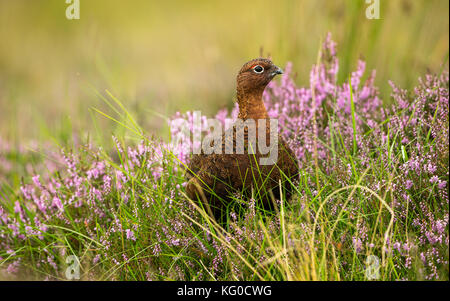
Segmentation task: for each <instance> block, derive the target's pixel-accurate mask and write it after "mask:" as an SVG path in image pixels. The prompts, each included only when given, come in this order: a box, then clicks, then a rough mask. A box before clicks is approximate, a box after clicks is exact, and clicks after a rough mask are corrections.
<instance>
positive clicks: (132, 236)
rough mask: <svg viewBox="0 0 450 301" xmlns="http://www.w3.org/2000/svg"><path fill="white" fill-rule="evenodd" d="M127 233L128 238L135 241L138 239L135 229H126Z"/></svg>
mask: <svg viewBox="0 0 450 301" xmlns="http://www.w3.org/2000/svg"><path fill="white" fill-rule="evenodd" d="M125 233H126V235H127V239H131V240H133V241H135V240H136V237H135V236H134V232H133V230H131V229H126V230H125Z"/></svg>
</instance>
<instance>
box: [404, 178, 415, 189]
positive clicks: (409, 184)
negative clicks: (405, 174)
mask: <svg viewBox="0 0 450 301" xmlns="http://www.w3.org/2000/svg"><path fill="white" fill-rule="evenodd" d="M412 186H413V182H412V181H411V180H406V183H405V188H406V189H410V188H411V187H412Z"/></svg>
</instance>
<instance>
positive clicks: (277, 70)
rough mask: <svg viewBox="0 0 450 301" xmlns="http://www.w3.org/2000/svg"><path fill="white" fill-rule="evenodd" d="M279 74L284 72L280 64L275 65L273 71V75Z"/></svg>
mask: <svg viewBox="0 0 450 301" xmlns="http://www.w3.org/2000/svg"><path fill="white" fill-rule="evenodd" d="M277 74H283V69H281V68H280V67H278V66H275V70H274V71H273V72H272V73H271V75H272V76H275V75H277Z"/></svg>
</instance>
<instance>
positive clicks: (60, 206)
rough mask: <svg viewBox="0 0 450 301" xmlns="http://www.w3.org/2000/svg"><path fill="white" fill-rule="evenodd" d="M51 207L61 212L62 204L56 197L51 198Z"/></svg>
mask: <svg viewBox="0 0 450 301" xmlns="http://www.w3.org/2000/svg"><path fill="white" fill-rule="evenodd" d="M52 206H55V207H57V208H58V209H59V210H63V204H62V202H61V199H60V198H58V197H56V196H55V197H54V198H53V201H52Z"/></svg>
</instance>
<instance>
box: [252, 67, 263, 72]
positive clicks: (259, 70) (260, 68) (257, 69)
mask: <svg viewBox="0 0 450 301" xmlns="http://www.w3.org/2000/svg"><path fill="white" fill-rule="evenodd" d="M253 71H255V73H262V72H263V71H264V68H263V67H262V66H260V65H256V66H255V67H253Z"/></svg>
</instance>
